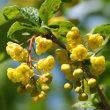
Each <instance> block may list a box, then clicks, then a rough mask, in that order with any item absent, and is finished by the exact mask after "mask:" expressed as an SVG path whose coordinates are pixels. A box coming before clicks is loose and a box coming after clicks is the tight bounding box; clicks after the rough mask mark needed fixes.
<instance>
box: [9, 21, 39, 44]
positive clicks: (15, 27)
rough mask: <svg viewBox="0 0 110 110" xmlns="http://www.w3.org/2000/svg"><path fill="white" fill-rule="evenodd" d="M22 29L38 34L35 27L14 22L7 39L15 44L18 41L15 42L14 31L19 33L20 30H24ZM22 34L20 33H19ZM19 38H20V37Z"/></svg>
mask: <svg viewBox="0 0 110 110" xmlns="http://www.w3.org/2000/svg"><path fill="white" fill-rule="evenodd" d="M24 29H26V30H28V31H29V30H30V31H32V32H35V33H36V32H38V28H37V27H34V26H32V25H30V24H26V23H20V22H15V23H14V24H13V25H12V26H11V27H10V29H9V31H8V37H9V38H10V39H11V40H13V41H16V42H19V40H17V38H16V34H15V32H16V31H20V30H24ZM21 34H22V33H21ZM29 35H30V33H29ZM20 37H21V36H20ZM23 39H24V41H25V40H26V39H25V38H23ZM27 39H28V37H27Z"/></svg>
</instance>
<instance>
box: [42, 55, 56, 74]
mask: <svg viewBox="0 0 110 110" xmlns="http://www.w3.org/2000/svg"><path fill="white" fill-rule="evenodd" d="M43 63H44V68H43V70H44V72H46V73H48V72H49V71H51V70H52V69H53V68H54V66H55V60H54V57H53V56H51V55H50V56H48V57H47V58H46V59H45V60H44V62H43Z"/></svg>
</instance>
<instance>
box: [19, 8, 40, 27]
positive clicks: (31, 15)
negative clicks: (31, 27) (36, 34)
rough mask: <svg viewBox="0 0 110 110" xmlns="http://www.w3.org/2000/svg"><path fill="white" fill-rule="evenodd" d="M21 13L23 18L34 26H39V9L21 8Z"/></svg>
mask: <svg viewBox="0 0 110 110" xmlns="http://www.w3.org/2000/svg"><path fill="white" fill-rule="evenodd" d="M19 10H20V13H21V14H22V15H23V17H24V18H25V19H27V20H29V21H30V22H32V23H33V24H35V25H37V26H39V12H38V9H36V8H33V7H26V8H20V9H19Z"/></svg>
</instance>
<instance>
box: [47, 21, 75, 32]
mask: <svg viewBox="0 0 110 110" xmlns="http://www.w3.org/2000/svg"><path fill="white" fill-rule="evenodd" d="M49 27H50V28H51V30H52V31H54V32H58V33H60V34H65V33H66V32H68V31H69V30H70V29H71V28H72V27H73V24H72V23H71V22H69V21H56V22H54V23H52V24H50V25H49Z"/></svg>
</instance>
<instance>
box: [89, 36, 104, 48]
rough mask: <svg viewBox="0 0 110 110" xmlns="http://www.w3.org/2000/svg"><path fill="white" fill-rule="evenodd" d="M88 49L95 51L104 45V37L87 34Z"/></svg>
mask: <svg viewBox="0 0 110 110" xmlns="http://www.w3.org/2000/svg"><path fill="white" fill-rule="evenodd" d="M87 41H88V48H89V49H90V50H94V49H96V48H99V47H100V46H101V45H102V42H103V37H102V36H100V34H87Z"/></svg>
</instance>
